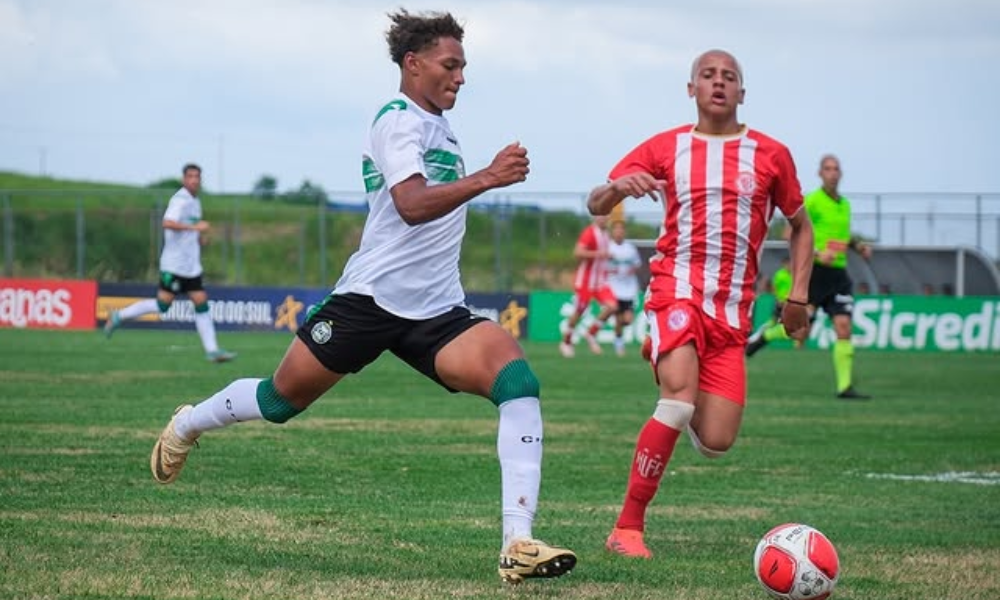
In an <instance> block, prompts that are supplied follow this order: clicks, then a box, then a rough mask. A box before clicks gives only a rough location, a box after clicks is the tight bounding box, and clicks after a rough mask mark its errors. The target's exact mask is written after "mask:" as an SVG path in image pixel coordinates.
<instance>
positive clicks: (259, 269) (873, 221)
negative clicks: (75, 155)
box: [0, 188, 1000, 292]
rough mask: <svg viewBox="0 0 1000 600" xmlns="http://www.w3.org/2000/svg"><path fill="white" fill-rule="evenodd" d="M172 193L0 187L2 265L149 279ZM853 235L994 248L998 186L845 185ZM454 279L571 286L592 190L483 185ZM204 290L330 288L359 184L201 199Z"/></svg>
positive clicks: (34, 273)
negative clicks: (205, 227)
mask: <svg viewBox="0 0 1000 600" xmlns="http://www.w3.org/2000/svg"><path fill="white" fill-rule="evenodd" d="M173 191H174V190H172V189H170V190H167V189H143V190H136V189H133V188H122V189H79V190H52V191H50V190H0V232H2V250H3V262H2V265H0V266H2V273H3V275H4V276H6V277H54V278H79V279H97V280H100V281H108V282H112V281H120V282H153V281H156V279H157V270H158V264H159V253H160V247H161V245H162V241H163V231H162V228H161V225H160V223H161V219H162V215H163V211H164V209H165V208H166V204H167V202H168V201H169V198H170V196H171V194H172V193H173ZM849 197H850V198H851V201H852V205H853V211H854V226H855V227H854V228H855V230H856V231H857V232H858V233H860V234H861V235H863V236H864V237H866V238H867V239H870V240H872V241H874V242H875V243H876V244H878V243H881V244H885V245H892V246H904V247H905V246H920V247H927V246H939V247H951V246H968V247H974V248H977V249H978V250H980V251H981V252H983V253H984V254H986V255H987V256H990V257H991V258H992V259H993V260H994V261H996V260H997V258H998V257H1000V194H922V193H914V194H904V193H893V194H850V195H849ZM470 207H471V210H470V215H469V220H468V225H467V234H466V238H465V244H464V246H463V258H462V265H461V269H462V277H463V281H464V282H465V286H466V289H468V290H469V291H483V292H489V291H504V292H505V291H515V292H524V291H530V290H539V289H542V290H544V289H569V288H571V287H572V277H573V271H574V268H575V261H574V259H573V256H572V254H573V252H572V249H573V246H574V244H575V242H576V239H577V236H578V234H579V232H580V230H581V229H582V227H583V226H585V225H586V224H587V222H588V220H589V217H588V215H587V213H586V193H583V192H580V193H554V194H543V193H509V194H487V195H484V196H483V197H481V198H478V199H477V200H476V201H474V202H473V203H471V205H470ZM202 210H203V214H204V218H205V219H206V220H208V221H209V222H210V223H211V224H212V229H211V231H210V232H209V234H208V242H209V243H208V244H207V245H206V246H205V248H204V249H203V264H204V267H205V279H206V282H207V283H208V284H209V285H268V286H274V285H296V286H309V287H329V286H331V285H332V284H333V282H335V281H336V279H337V277H339V274H340V271H341V269H342V267H343V265H344V263H345V262H346V261H347V258H348V257H349V256H350V254H351V253H352V252H353V251H354V250H355V249H356V248H357V246H358V242H359V240H360V238H361V231H362V229H363V227H364V219H365V215H366V208H365V205H364V200H363V196H362V195H361V194H359V193H339V192H331V193H326V194H324V195H323V196H322V197H319V198H317V199H316V201H315V202H312V203H301V202H300V203H288V202H285V201H282V200H280V199H272V200H262V199H259V198H254V197H252V196H250V195H222V196H212V195H205V196H204V197H203V198H202ZM625 214H626V216H627V217H628V219H629V221H630V226H629V234H628V235H629V237H632V238H637V239H650V238H653V237H655V235H656V230H657V228H658V227H659V224H660V221H661V220H662V209H661V208H660V207H659V206H658V205H656V204H653V203H652V202H650V201H648V200H634V199H629V200H627V201H626V206H625Z"/></svg>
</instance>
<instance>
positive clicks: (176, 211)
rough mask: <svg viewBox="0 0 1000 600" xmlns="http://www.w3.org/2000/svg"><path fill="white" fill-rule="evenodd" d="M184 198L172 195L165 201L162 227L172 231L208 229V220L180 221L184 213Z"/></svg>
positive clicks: (200, 230)
mask: <svg viewBox="0 0 1000 600" xmlns="http://www.w3.org/2000/svg"><path fill="white" fill-rule="evenodd" d="M184 203H185V200H184V199H183V198H182V197H180V196H178V195H174V197H172V198H171V199H170V202H168V203H167V210H166V211H164V212H163V228H164V229H171V230H173V231H198V232H202V231H208V228H209V224H208V221H198V222H197V223H185V222H183V221H181V217H182V216H183V215H184V206H185V204H184Z"/></svg>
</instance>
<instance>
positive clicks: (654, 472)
mask: <svg viewBox="0 0 1000 600" xmlns="http://www.w3.org/2000/svg"><path fill="white" fill-rule="evenodd" d="M680 435H681V432H680V431H679V430H677V429H674V428H673V427H670V426H668V425H664V424H663V423H661V422H659V421H657V420H656V419H652V418H651V419H649V420H648V421H646V424H645V425H644V426H643V428H642V431H640V432H639V439H638V441H636V444H635V458H634V459H633V461H632V469H631V471H630V472H629V476H628V489H627V490H626V492H625V503H624V505H623V506H622V512H621V514H620V515H618V523H617V524H616V525H615V527H618V528H620V529H635V530H638V531H642V530H643V527H644V526H645V523H646V507H647V506H649V503H650V502H651V501H652V500H653V496H655V495H656V490H657V488H659V487H660V479H662V478H663V473H664V472H665V471H666V470H667V464H668V463H669V462H670V455H671V454H673V453H674V446H676V445H677V438H679V437H680Z"/></svg>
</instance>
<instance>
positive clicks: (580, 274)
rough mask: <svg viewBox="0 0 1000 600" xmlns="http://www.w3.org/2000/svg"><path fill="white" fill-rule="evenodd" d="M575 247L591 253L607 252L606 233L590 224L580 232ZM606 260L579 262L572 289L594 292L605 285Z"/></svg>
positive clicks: (588, 259)
mask: <svg viewBox="0 0 1000 600" xmlns="http://www.w3.org/2000/svg"><path fill="white" fill-rule="evenodd" d="M576 245H577V246H583V248H584V249H586V250H590V251H591V252H604V253H607V251H608V234H607V232H606V231H604V230H603V229H601V228H600V227H598V226H597V225H595V224H593V223H591V224H590V225H589V226H587V228H586V229H584V230H583V231H582V232H580V237H579V239H577V241H576ZM607 279H608V260H607V259H606V258H587V259H584V260H581V261H580V264H579V265H578V266H577V267H576V279H575V280H574V281H573V289H576V290H592V291H596V290H599V289H601V288H602V287H604V286H605V285H607Z"/></svg>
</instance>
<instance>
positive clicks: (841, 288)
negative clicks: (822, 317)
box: [809, 264, 854, 317]
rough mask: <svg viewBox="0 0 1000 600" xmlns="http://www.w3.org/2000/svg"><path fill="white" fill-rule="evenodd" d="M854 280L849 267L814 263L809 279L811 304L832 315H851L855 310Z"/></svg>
mask: <svg viewBox="0 0 1000 600" xmlns="http://www.w3.org/2000/svg"><path fill="white" fill-rule="evenodd" d="M853 293H854V282H852V281H851V276H850V275H848V274H847V269H837V268H835V267H828V266H826V265H820V264H814V265H813V270H812V277H811V278H810V279H809V304H812V305H813V306H816V307H818V308H822V309H823V312H825V313H826V314H828V315H830V316H831V317H832V316H834V315H847V316H850V315H851V313H852V312H853V311H854V296H853Z"/></svg>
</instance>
